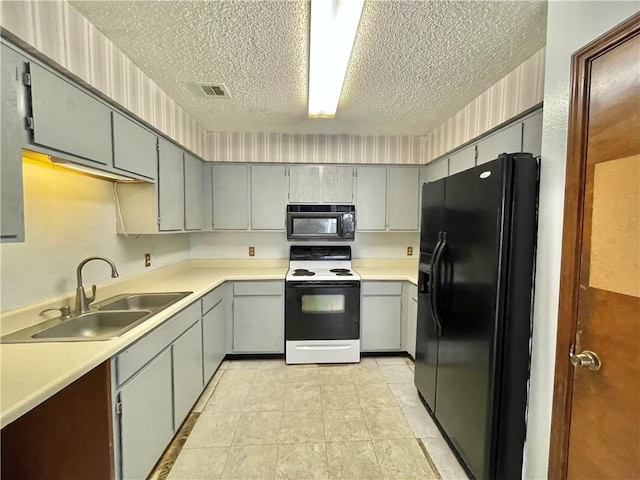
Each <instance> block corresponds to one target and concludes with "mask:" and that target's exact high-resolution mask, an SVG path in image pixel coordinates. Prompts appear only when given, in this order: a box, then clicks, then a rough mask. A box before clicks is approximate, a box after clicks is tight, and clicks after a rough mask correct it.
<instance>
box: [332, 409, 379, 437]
mask: <svg viewBox="0 0 640 480" xmlns="http://www.w3.org/2000/svg"><path fill="white" fill-rule="evenodd" d="M322 415H323V417H324V438H325V440H326V441H327V442H350V441H356V440H369V439H370V438H371V437H370V436H369V430H367V424H366V423H365V421H364V416H363V414H362V409H360V408H354V409H349V410H323V412H322Z"/></svg>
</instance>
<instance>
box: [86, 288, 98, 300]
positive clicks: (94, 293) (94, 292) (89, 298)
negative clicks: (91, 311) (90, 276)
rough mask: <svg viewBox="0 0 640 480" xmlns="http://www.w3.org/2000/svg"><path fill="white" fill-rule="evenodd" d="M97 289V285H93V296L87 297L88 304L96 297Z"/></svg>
mask: <svg viewBox="0 0 640 480" xmlns="http://www.w3.org/2000/svg"><path fill="white" fill-rule="evenodd" d="M96 290H97V287H96V286H95V285H91V296H90V297H87V305H88V304H90V303H91V302H93V301H94V300H95V299H96Z"/></svg>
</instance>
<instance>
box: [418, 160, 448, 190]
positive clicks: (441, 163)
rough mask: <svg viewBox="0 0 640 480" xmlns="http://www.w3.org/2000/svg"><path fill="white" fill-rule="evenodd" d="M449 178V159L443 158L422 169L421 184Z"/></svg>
mask: <svg viewBox="0 0 640 480" xmlns="http://www.w3.org/2000/svg"><path fill="white" fill-rule="evenodd" d="M448 176H449V159H448V158H443V159H442V160H438V161H437V162H433V163H429V164H427V165H426V166H425V167H423V168H422V169H420V183H421V184H422V183H429V182H435V181H436V180H440V179H441V178H445V177H448Z"/></svg>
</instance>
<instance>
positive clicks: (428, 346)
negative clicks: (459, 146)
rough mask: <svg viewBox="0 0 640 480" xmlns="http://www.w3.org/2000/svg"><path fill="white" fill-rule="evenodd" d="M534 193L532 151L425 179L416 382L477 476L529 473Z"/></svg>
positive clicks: (489, 478)
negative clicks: (524, 455) (525, 452)
mask: <svg viewBox="0 0 640 480" xmlns="http://www.w3.org/2000/svg"><path fill="white" fill-rule="evenodd" d="M537 197H538V163H537V160H536V159H535V158H533V157H532V155H531V154H527V153H517V154H509V155H507V154H503V155H500V157H499V158H498V159H496V160H494V161H492V162H489V163H486V164H483V165H479V166H477V167H475V168H472V169H470V170H467V171H464V172H461V173H458V174H456V175H452V176H450V177H447V178H444V179H441V180H438V181H435V182H431V183H426V184H424V185H423V187H422V223H421V225H422V226H421V231H420V263H419V271H418V327H417V339H416V357H415V360H416V362H415V384H416V387H417V389H418V392H419V393H420V395H421V397H422V400H423V401H424V403H425V405H426V407H427V409H428V410H429V413H430V414H431V416H432V417H433V418H434V420H435V422H436V424H437V425H438V427H439V428H440V431H441V432H442V433H443V435H444V437H445V439H446V440H447V442H448V443H449V445H450V446H451V447H452V449H453V451H454V453H455V454H456V455H457V456H458V458H459V460H460V461H461V463H462V464H463V466H464V468H465V469H466V470H467V473H469V474H470V475H472V476H473V477H474V478H476V479H477V480H481V479H482V480H503V479H516V478H521V477H522V475H521V472H522V452H523V446H524V439H525V429H526V423H525V415H526V413H525V409H526V402H527V384H528V379H529V364H530V347H529V341H530V334H531V318H532V315H531V312H532V298H533V292H532V290H533V275H534V259H535V238H536V227H537Z"/></svg>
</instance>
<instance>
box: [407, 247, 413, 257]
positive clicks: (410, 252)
mask: <svg viewBox="0 0 640 480" xmlns="http://www.w3.org/2000/svg"><path fill="white" fill-rule="evenodd" d="M412 255H413V247H407V256H408V257H410V256H412Z"/></svg>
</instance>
